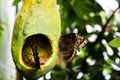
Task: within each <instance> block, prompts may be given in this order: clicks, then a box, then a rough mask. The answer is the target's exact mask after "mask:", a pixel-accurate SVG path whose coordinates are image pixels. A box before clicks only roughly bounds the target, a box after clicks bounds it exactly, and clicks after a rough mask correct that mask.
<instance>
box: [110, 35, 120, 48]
mask: <svg viewBox="0 0 120 80" xmlns="http://www.w3.org/2000/svg"><path fill="white" fill-rule="evenodd" d="M108 44H109V45H110V46H112V47H115V48H117V47H120V37H119V38H115V39H113V40H112V41H110V42H109V43H108Z"/></svg>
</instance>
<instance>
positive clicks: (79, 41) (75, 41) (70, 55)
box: [59, 33, 87, 62]
mask: <svg viewBox="0 0 120 80" xmlns="http://www.w3.org/2000/svg"><path fill="white" fill-rule="evenodd" d="M86 43H87V40H86V38H85V37H83V36H81V35H80V34H77V33H70V34H66V35H63V36H61V38H60V41H59V49H60V53H61V54H62V57H63V60H64V61H65V62H71V61H72V60H73V59H74V57H75V55H76V53H77V50H78V49H80V48H82V47H84V46H85V45H86Z"/></svg>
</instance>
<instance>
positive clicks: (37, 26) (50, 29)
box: [12, 0, 61, 80]
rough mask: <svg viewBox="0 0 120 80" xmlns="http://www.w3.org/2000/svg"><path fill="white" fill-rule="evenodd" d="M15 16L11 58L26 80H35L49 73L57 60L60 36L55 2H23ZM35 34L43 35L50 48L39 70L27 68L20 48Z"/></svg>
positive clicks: (54, 0) (42, 0)
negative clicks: (49, 54) (48, 41)
mask: <svg viewBox="0 0 120 80" xmlns="http://www.w3.org/2000/svg"><path fill="white" fill-rule="evenodd" d="M23 2H24V3H23V6H22V8H21V10H20V12H19V13H18V15H17V18H16V21H15V25H14V31H13V37H12V56H13V60H14V62H15V65H16V68H17V69H18V71H19V72H20V73H22V75H23V76H24V77H26V79H28V80H36V79H38V78H39V77H41V76H43V75H44V74H46V73H47V72H49V71H50V70H51V69H52V68H53V67H54V66H55V64H56V61H57V58H58V42H59V37H60V35H61V23H60V15H59V12H58V10H57V5H56V0H24V1H23ZM35 34H43V35H45V36H46V37H47V38H48V39H49V40H50V44H51V46H52V55H51V57H50V59H49V60H48V61H47V62H46V64H45V65H42V66H41V69H35V68H32V67H30V66H27V65H26V64H25V63H24V62H23V60H22V48H23V44H24V42H25V39H26V38H28V37H29V36H32V35H35Z"/></svg>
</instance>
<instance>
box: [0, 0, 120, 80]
mask: <svg viewBox="0 0 120 80" xmlns="http://www.w3.org/2000/svg"><path fill="white" fill-rule="evenodd" d="M22 3H23V2H22V1H21V0H0V80H17V79H16V76H17V74H16V69H15V66H14V63H13V60H12V56H11V39H12V31H13V26H14V21H15V16H16V15H17V12H18V11H19V10H20V8H21V5H22ZM57 3H58V9H59V11H60V14H61V27H62V32H61V33H62V35H65V34H68V33H79V34H82V35H83V36H85V37H86V38H87V40H88V43H87V45H86V46H85V47H84V48H82V49H80V52H79V51H78V52H77V55H76V57H75V58H74V60H73V61H72V62H71V63H65V62H64V61H63V60H62V58H61V56H60V57H59V59H58V62H57V64H56V66H55V67H54V69H53V70H51V71H50V72H48V73H47V74H46V75H44V76H43V77H41V78H40V79H39V80H120V0H57Z"/></svg>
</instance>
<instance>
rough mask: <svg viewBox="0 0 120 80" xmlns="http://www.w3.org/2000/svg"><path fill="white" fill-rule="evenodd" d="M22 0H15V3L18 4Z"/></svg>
mask: <svg viewBox="0 0 120 80" xmlns="http://www.w3.org/2000/svg"><path fill="white" fill-rule="evenodd" d="M20 1H21V0H14V2H13V5H14V6H16V5H18V3H19V2H20Z"/></svg>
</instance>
